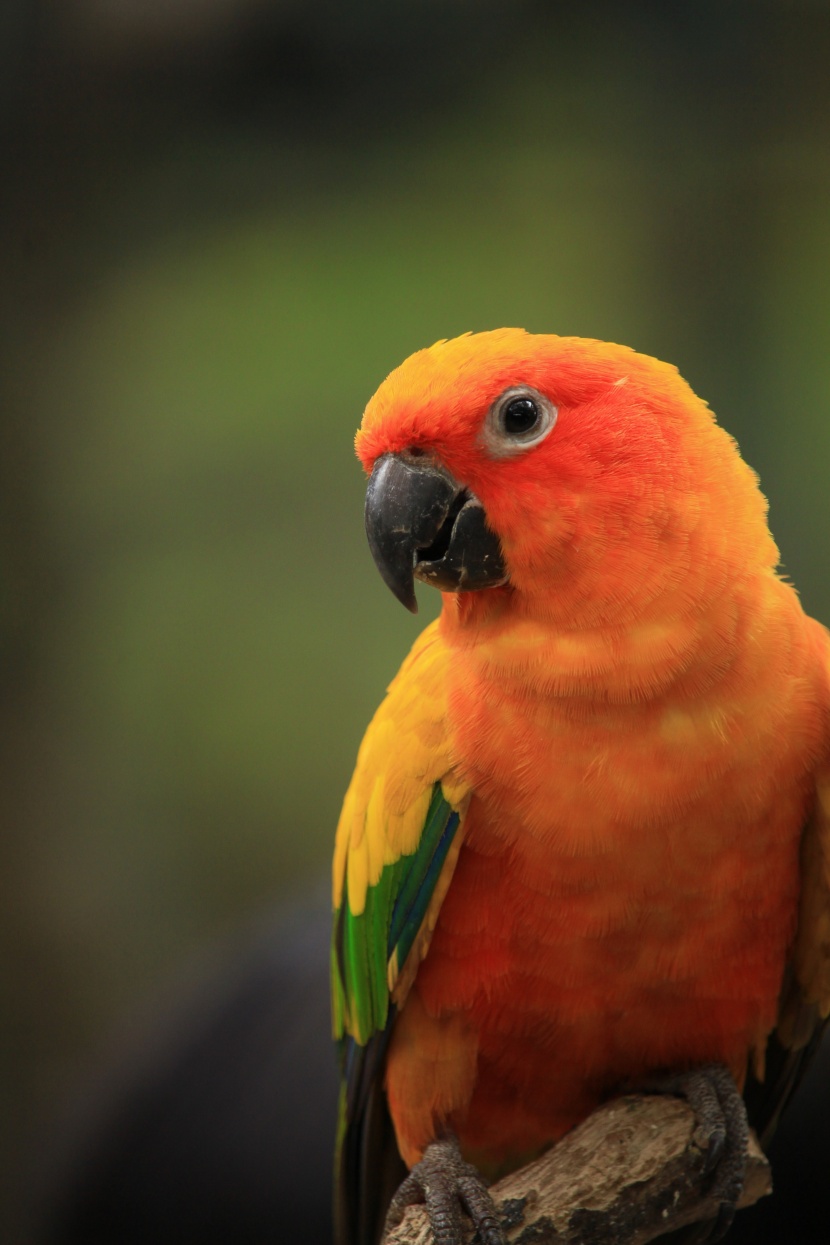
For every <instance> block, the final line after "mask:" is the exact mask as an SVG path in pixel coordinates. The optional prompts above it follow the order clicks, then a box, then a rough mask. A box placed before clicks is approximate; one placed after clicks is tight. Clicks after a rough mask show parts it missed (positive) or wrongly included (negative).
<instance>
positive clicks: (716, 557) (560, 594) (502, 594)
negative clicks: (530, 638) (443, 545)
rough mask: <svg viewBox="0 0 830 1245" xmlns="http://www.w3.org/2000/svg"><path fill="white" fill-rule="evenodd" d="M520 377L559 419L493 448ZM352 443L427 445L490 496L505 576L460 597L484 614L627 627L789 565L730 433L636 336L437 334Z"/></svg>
mask: <svg viewBox="0 0 830 1245" xmlns="http://www.w3.org/2000/svg"><path fill="white" fill-rule="evenodd" d="M522 387H524V388H527V387H529V388H530V389H532V390H534V391H536V392H537V393H539V394H541V395H542V396H543V397H544V398H545V399H547V400H548V402H549V403H550V404H551V407H552V408H553V410H554V414H555V422H554V423H553V426H552V427H551V429H550V431H549V433H548V434H547V435H545V436H544V437H542V438H541V439H540V440H538V441H537V442H535V443H533V444H531V445H529V446H528V447H527V448H521V447H520V448H519V450H518V451H517V452H511V453H500V452H494V449H493V445H492V442H491V440H488V433H487V427H488V413H491V412H492V410H493V408H494V404H495V403H496V402H497V400H498V399H499V397H500V395H502V394H504V393H505V391H506V390H510V389H513V388H522ZM490 418H491V419H492V414H491V415H490ZM356 448H357V453H358V456H359V458H360V460H361V462H362V463H363V465H364V467H365V468H366V470H367V471H371V470H372V468H373V465H374V464H375V462H376V460H377V459H378V458H379V457H380V456H381V455H384V454H389V453H402V452H403V453H405V452H407V451H415V452H416V453H417V452H426V453H428V454H429V455H430V456H431V457H433V458H435V459H437V460H438V461H439V462H440V463H441V464H442V465H443V466H444V467H445V468H446V469H447V470H448V471H449V472H450V473H452V476H454V477H455V478H456V479H457V480H458V481H459V482H461V483H463V485H464V486H466V487H467V488H468V489H469V490H471V491H472V492H473V493H474V494H475V495H476V496H477V497H478V499H479V500H480V501H481V503H482V505H483V507H484V511H485V514H486V520H487V524H488V526H489V527H490V528H491V529H492V530H493V531H494V532H495V533H496V534H497V535H498V537H499V540H500V542H501V547H502V550H503V553H504V559H505V562H506V566H507V570H508V575H509V582H508V584H507V585H506V587H504V588H492V589H489V590H488V591H486V592H481V593H464V594H463V595H464V597H465V598H469V599H468V600H466V601H465V602H464V603H463V607H462V608H464V609H466V610H473V611H478V613H479V614H485V613H486V612H487V610H488V609H492V608H493V607H494V606H495V605H496V603H497V602H498V608H499V610H501V609H503V608H504V605H505V604H506V603H507V602H509V603H510V606H511V608H514V609H516V608H518V609H523V610H526V611H528V612H534V613H539V612H542V613H544V614H546V615H547V616H549V617H551V618H553V619H555V620H556V621H557V622H559V623H561V624H563V625H567V626H570V627H572V626H582V625H586V624H601V623H615V622H623V621H625V620H626V619H627V618H630V617H631V616H632V615H633V614H635V613H636V614H640V615H642V614H643V613H644V612H645V611H647V610H648V607H649V603H650V602H651V601H653V600H655V599H656V598H658V597H659V598H664V597H665V594H666V592H667V591H673V592H676V593H683V592H686V594H687V596H688V595H694V594H697V593H699V592H702V591H705V592H715V591H717V590H718V587H719V585H720V586H722V585H723V584H724V583H725V582H726V581H727V580H728V579H729V578H732V577H735V576H738V577H740V576H741V574H742V572H743V571H744V570H748V571H750V572H751V573H756V572H757V570H758V569H759V568H760V567H768V568H772V567H774V566H775V564H776V563H777V560H778V551H777V549H776V547H775V544H774V542H773V540H772V537H771V536H770V534H769V530H768V528H767V523H766V503H765V500H764V498H763V496H762V494H761V493H760V490H759V489H758V484H757V479H756V477H755V475H754V473H753V472H752V471H751V469H750V468H749V467H747V465H746V464H745V463H744V462H743V460H742V459H741V457H740V454H739V452H738V449H737V446H736V444H735V442H734V441H733V439H732V438H731V437H730V436H729V435H728V434H727V433H726V432H725V431H724V430H723V429H722V428H720V427H719V426H718V424H717V423H716V421H715V418H714V416H713V415H712V413H711V411H710V410H709V408H708V407H707V405H706V403H705V402H703V401H702V400H701V399H700V398H698V397H697V396H696V395H695V394H694V393H693V392H692V390H691V389H690V387H689V386H688V385H687V384H686V382H685V381H684V380H683V379H682V377H681V376H680V375H679V373H678V372H677V369H676V368H674V367H673V366H671V365H670V364H667V363H662V362H660V361H659V360H657V359H653V358H650V357H648V356H646V355H641V354H638V353H636V352H635V351H633V350H631V349H629V348H628V347H625V346H619V345H614V344H612V343H608V342H600V341H594V340H590V339H584V338H576V337H558V336H555V335H553V334H530V333H526V332H525V331H524V330H522V329H508V328H505V329H495V330H493V331H491V332H485V333H475V334H466V335H464V336H462V337H457V338H454V339H452V340H450V341H439V342H436V343H435V345H434V346H431V347H429V348H428V349H425V350H420V351H418V352H417V353H416V354H413V355H411V356H410V358H408V359H406V360H405V361H404V362H403V363H402V364H401V365H400V366H399V367H398V368H396V369H395V370H394V371H393V372H392V373H391V374H390V375H389V376H388V377H387V378H386V380H385V381H384V382H383V384H382V385H381V386H380V388H379V389H378V391H377V392H376V393H375V395H374V397H373V398H372V399H371V401H370V402H369V404H368V406H367V407H366V411H365V414H364V418H363V423H362V426H361V428H360V430H359V432H358V434H357V438H356ZM690 577H691V582H690ZM473 598H474V600H473ZM453 607H454V608H459V603H458V602H454V603H453Z"/></svg>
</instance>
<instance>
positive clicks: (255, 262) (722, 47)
mask: <svg viewBox="0 0 830 1245" xmlns="http://www.w3.org/2000/svg"><path fill="white" fill-rule="evenodd" d="M0 69H2V75H0V76H2V84H1V85H0V161H2V164H1V165H0V341H1V342H2V358H3V366H2V375H0V437H2V455H1V456H0V460H1V461H0V639H1V640H2V653H0V722H1V723H2V755H0V780H1V784H2V785H1V786H0V789H1V790H2V800H3V813H4V815H3V835H2V848H1V849H0V853H1V855H2V868H0V892H1V894H0V930H2V949H1V950H0V990H1V991H2V996H1V998H2V1002H1V1003H0V1006H2V1014H3V1017H4V1020H3V1026H2V1038H0V1042H2V1069H0V1094H2V1100H1V1101H0V1144H2V1149H3V1161H2V1162H1V1163H0V1172H1V1173H2V1176H0V1183H2V1184H3V1185H4V1186H5V1187H4V1189H3V1191H2V1193H1V1194H0V1197H2V1202H0V1221H1V1222H3V1223H6V1224H7V1225H12V1227H11V1234H10V1235H9V1237H8V1239H9V1240H13V1239H15V1228H14V1226H13V1225H14V1224H15V1223H17V1222H18V1219H16V1218H15V1216H16V1214H17V1213H18V1212H17V1211H16V1209H15V1207H16V1198H17V1195H18V1192H19V1187H20V1180H21V1172H22V1171H23V1169H24V1168H25V1166H26V1165H27V1164H29V1163H30V1162H31V1155H32V1151H34V1152H35V1153H37V1152H38V1150H39V1148H40V1147H41V1145H42V1144H43V1141H42V1139H43V1137H44V1136H45V1135H48V1133H49V1131H50V1127H51V1126H50V1121H51V1120H52V1119H55V1118H58V1116H59V1115H60V1110H61V1104H62V1103H63V1102H64V1101H65V1099H66V1097H67V1095H68V1094H70V1093H71V1091H72V1087H73V1086H75V1085H77V1084H80V1083H83V1081H84V1080H85V1079H86V1080H88V1079H89V1078H90V1076H91V1075H93V1074H94V1070H95V1068H96V1066H97V1061H98V1060H99V1059H100V1052H101V1051H102V1050H103V1049H104V1048H105V1047H106V1045H107V1044H108V1042H111V1041H112V1038H111V1034H112V1032H113V1026H115V1025H116V1024H118V1023H120V1024H122V1025H124V1024H125V1023H126V1024H127V1028H129V1023H128V1022H125V1021H124V1018H125V1017H129V1016H131V1015H132V1014H133V1011H134V1009H135V1008H136V1006H137V1003H138V1001H140V1000H141V999H142V998H145V997H147V996H148V994H151V993H152V990H153V988H154V985H155V984H156V983H158V982H160V981H163V980H164V979H165V978H169V976H170V974H171V973H173V972H174V970H175V968H176V966H177V965H178V964H180V963H181V962H183V961H184V960H186V958H187V957H188V956H189V955H192V953H193V952H194V951H195V950H196V949H197V948H199V947H203V946H205V945H207V946H212V945H214V944H217V943H218V942H219V941H220V940H221V937H222V936H223V935H224V934H225V933H226V932H227V931H230V930H232V929H233V928H234V927H236V926H237V925H239V923H240V922H244V921H245V920H246V919H249V918H250V917H252V916H255V915H256V914H257V913H259V912H262V911H264V910H266V909H267V908H269V906H271V905H272V904H274V903H276V902H278V901H279V900H280V899H281V898H282V897H285V896H289V895H291V894H293V893H295V892H297V891H298V890H300V889H302V887H303V886H304V885H306V883H311V881H312V880H313V879H316V878H318V877H319V876H320V875H321V874H324V873H325V871H326V869H327V865H328V855H329V849H330V842H331V836H332V831H333V826H334V823H335V820H336V817H337V812H338V807H339V801H340V799H341V796H342V792H343V790H344V787H345V784H346V782H347V780H348V776H349V773H350V769H351V765H352V763H353V759H354V755H355V752H356V748H357V745H358V742H359V738H360V735H361V732H362V729H363V727H364V725H365V723H366V721H367V720H368V717H369V716H370V714H371V712H372V710H373V709H374V707H375V705H376V704H377V702H378V700H379V698H380V696H381V694H382V691H383V688H384V686H385V684H386V683H387V682H388V680H389V678H390V677H391V675H392V674H393V673H394V670H395V668H396V666H397V664H398V662H399V661H400V659H401V658H402V656H403V654H404V652H405V651H406V649H407V646H408V645H409V643H410V642H411V640H412V638H413V637H414V635H415V634H416V632H417V630H418V629H419V628H420V626H421V625H423V622H424V620H425V618H428V617H431V616H432V613H433V612H434V608H435V602H433V601H431V600H429V598H428V594H427V593H426V592H423V593H422V613H421V616H420V618H419V619H418V620H414V619H410V618H409V617H408V616H407V615H406V614H405V612H404V611H403V610H401V609H400V607H399V606H398V605H397V604H396V602H395V601H394V600H393V598H392V597H391V595H390V594H389V593H388V592H387V591H386V589H385V588H384V587H383V585H382V583H381V581H380V579H379V577H378V576H377V574H376V572H375V570H374V568H373V566H372V564H371V560H370V557H369V554H368V552H367V550H366V548H365V544H364V536H363V529H362V495H363V481H362V478H361V473H360V470H359V468H358V466H357V464H356V462H355V461H354V457H353V453H352V444H351V442H352V436H353V433H354V431H355V428H356V426H357V424H358V422H359V419H360V414H361V411H362V408H363V406H364V404H365V402H366V401H367V399H368V398H369V396H370V395H371V393H372V392H373V390H374V389H375V388H376V386H377V384H378V383H379V382H380V380H381V379H382V378H383V376H384V375H385V374H386V373H387V372H388V371H389V370H390V369H391V368H392V367H393V366H395V365H396V364H397V363H398V362H400V360H401V359H402V358H403V357H404V356H406V355H407V354H409V353H410V352H411V351H413V350H414V349H416V348H418V347H420V346H423V345H426V344H429V343H430V342H432V341H434V340H435V339H437V338H439V337H446V336H452V335H454V334H457V333H460V332H464V331H466V330H469V329H473V330H475V329H485V328H491V327H495V326H498V325H503V324H509V325H521V326H524V327H525V328H527V329H530V330H534V331H554V332H562V333H578V334H584V335H589V336H596V337H603V338H610V339H614V340H617V341H622V342H625V343H627V344H629V345H632V346H634V347H636V348H637V349H640V350H643V351H646V352H649V353H652V354H656V355H659V356H662V357H665V358H668V359H670V360H671V361H673V362H675V363H676V364H677V365H678V366H679V367H680V369H681V371H682V372H683V373H684V375H685V376H686V377H687V379H688V380H689V381H690V382H691V383H692V385H693V386H694V388H695V389H697V391H698V392H699V393H701V394H702V395H703V396H704V397H706V398H707V399H708V400H709V401H710V403H711V404H712V406H713V407H714V409H715V410H716V411H717V412H718V414H719V417H720V419H721V421H722V422H723V423H724V424H725V426H726V427H727V428H728V429H729V430H730V431H732V432H733V433H734V434H735V435H737V437H738V438H739V440H740V443H741V446H742V449H743V452H744V454H745V456H746V457H747V459H748V460H749V461H750V462H751V463H752V464H753V465H754V466H755V467H756V468H757V469H758V470H759V472H760V473H761V477H762V482H763V486H764V489H765V492H766V493H767V495H768V496H769V497H770V499H771V515H772V525H773V529H774V531H775V533H776V536H777V537H778V540H779V544H780V546H781V550H782V556H783V560H784V565H785V568H786V570H787V572H788V574H790V575H791V576H792V578H793V579H794V581H795V582H796V584H797V585H798V587H799V588H800V590H801V593H802V596H803V599H804V601H805V604H806V606H807V607H808V608H809V609H810V611H811V612H813V613H815V614H817V615H818V616H819V617H820V618H823V619H825V620H827V621H830V575H829V574H828V570H830V540H828V534H829V532H828V529H829V528H830V502H828V493H827V476H828V471H827V467H828V462H830V351H828V345H827V338H828V327H830V295H828V290H829V289H830V6H828V5H827V4H825V3H821V2H816V3H784V2H780V3H773V2H769V3H763V2H761V0H757V2H756V3H739V2H737V0H735V2H732V0H711V3H704V2H699V3H674V2H672V0H652V2H650V3H644V2H636V3H635V2H633V0H629V2H628V3H625V4H619V3H616V4H615V3H610V2H609V3H607V4H598V3H590V4H576V5H575V4H573V3H569V4H563V3H556V2H554V0H549V2H547V3H541V2H540V3H536V4H533V3H523V2H521V0H479V2H478V3H475V4H473V3H472V2H466V3H465V2H464V0H398V3H395V4H392V5H388V4H382V3H380V0H360V2H358V3H353V4H351V5H348V6H343V5H338V4H335V3H334V0H305V2H303V3H300V2H299V0H295V2H294V3H291V2H290V0H279V2H278V0H189V2H186V0H166V3H162V2H161V0H154V2H150V0H146V2H145V3H143V4H141V3H137V2H135V3H130V2H129V0H121V2H118V0H52V2H51V3H49V2H48V0H42V2H40V3H36V2H35V0H6V3H5V4H4V6H3V10H2V15H0Z"/></svg>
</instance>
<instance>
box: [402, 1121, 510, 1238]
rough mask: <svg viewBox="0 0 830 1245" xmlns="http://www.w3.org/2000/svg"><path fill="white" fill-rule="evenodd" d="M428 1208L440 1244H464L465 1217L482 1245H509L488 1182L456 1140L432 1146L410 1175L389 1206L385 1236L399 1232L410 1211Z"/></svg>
mask: <svg viewBox="0 0 830 1245" xmlns="http://www.w3.org/2000/svg"><path fill="white" fill-rule="evenodd" d="M420 1203H423V1204H425V1206H426V1211H427V1215H428V1217H429V1223H430V1227H431V1228H432V1234H433V1236H434V1237H435V1245H462V1242H463V1241H464V1239H465V1236H464V1231H463V1226H462V1212H466V1213H467V1215H469V1217H470V1219H471V1220H472V1222H473V1226H474V1227H475V1229H476V1230H477V1232H478V1235H479V1238H480V1240H481V1243H482V1245H504V1233H503V1232H502V1230H501V1226H500V1224H499V1216H498V1211H497V1210H496V1207H495V1204H494V1202H493V1199H492V1198H491V1197H490V1194H489V1193H488V1191H487V1185H486V1184H485V1182H484V1179H483V1177H482V1176H481V1175H480V1174H479V1172H478V1171H476V1169H475V1167H473V1165H472V1164H471V1163H467V1162H465V1161H464V1159H463V1158H462V1157H461V1151H460V1150H459V1148H458V1141H457V1140H456V1138H455V1137H453V1136H448V1137H444V1138H442V1139H441V1140H440V1141H433V1142H431V1144H430V1145H428V1146H427V1148H426V1150H425V1151H424V1157H423V1158H422V1159H421V1161H420V1162H419V1163H416V1164H415V1166H414V1167H413V1168H412V1170H411V1171H410V1173H409V1175H408V1176H407V1177H406V1179H405V1180H404V1181H403V1183H402V1184H401V1186H400V1188H399V1189H398V1191H397V1193H396V1194H395V1196H394V1197H393V1198H392V1201H391V1203H390V1205H389V1212H388V1214H387V1216H386V1225H385V1227H384V1230H383V1234H384V1237H385V1236H386V1234H387V1233H388V1232H390V1231H391V1230H392V1229H393V1228H396V1227H397V1226H398V1224H399V1223H400V1222H401V1220H402V1219H403V1217H404V1214H405V1213H406V1209H407V1207H408V1206H415V1205H418V1204H420Z"/></svg>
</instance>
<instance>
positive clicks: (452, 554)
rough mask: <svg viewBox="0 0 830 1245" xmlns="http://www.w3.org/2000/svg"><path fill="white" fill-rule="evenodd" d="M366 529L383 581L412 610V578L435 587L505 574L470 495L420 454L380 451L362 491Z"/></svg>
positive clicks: (485, 582) (461, 588)
mask: <svg viewBox="0 0 830 1245" xmlns="http://www.w3.org/2000/svg"><path fill="white" fill-rule="evenodd" d="M366 535H367V536H368V538H369V548H370V549H371V550H372V557H373V558H374V559H375V562H376V563H377V567H378V570H379V571H380V573H381V575H382V576H383V579H384V581H385V583H386V584H387V585H388V587H389V588H391V589H392V591H393V592H394V594H395V596H396V597H397V598H398V600H399V601H400V602H401V604H402V605H405V606H406V608H407V609H408V610H411V611H412V613H413V614H417V612H418V603H417V601H416V600H415V584H414V580H415V577H416V576H417V577H418V579H421V580H423V581H424V582H425V583H428V584H433V585H434V586H435V587H436V588H440V589H441V590H442V592H468V591H472V590H475V589H478V588H493V587H495V586H496V585H497V584H503V583H504V582H505V580H506V579H507V570H506V567H505V565H504V557H503V555H502V551H501V545H500V544H499V539H498V537H497V536H496V534H495V532H493V531H491V530H490V528H489V527H487V524H486V522H485V516H484V508H483V506H482V505H481V502H480V501H479V500H478V498H477V497H476V496H475V495H474V494H473V493H471V492H469V490H467V489H465V488H464V486H463V485H462V484H459V483H458V481H457V480H456V479H454V478H453V476H451V475H450V473H449V472H448V471H447V470H446V468H445V467H443V466H441V464H440V463H438V462H436V461H435V459H433V458H430V457H428V456H426V455H423V454H417V455H416V454H407V453H403V454H383V455H382V456H381V457H380V458H379V459H378V460H377V462H376V463H375V467H374V470H373V471H372V475H371V478H370V480H369V486H368V488H367V490H366Z"/></svg>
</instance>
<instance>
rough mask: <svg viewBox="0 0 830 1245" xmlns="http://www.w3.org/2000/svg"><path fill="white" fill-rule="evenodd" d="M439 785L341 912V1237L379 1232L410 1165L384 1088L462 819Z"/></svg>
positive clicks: (334, 959)
mask: <svg viewBox="0 0 830 1245" xmlns="http://www.w3.org/2000/svg"><path fill="white" fill-rule="evenodd" d="M460 820H461V819H460V815H459V813H458V812H456V811H455V810H454V809H453V808H452V807H451V805H450V804H449V802H448V801H447V799H446V798H445V795H444V792H443V790H442V788H441V784H440V783H435V785H434V787H433V790H432V797H431V800H430V804H429V809H428V811H427V815H426V818H425V821H424V827H423V832H422V834H421V836H420V839H419V842H418V846H417V848H416V850H415V851H414V852H413V853H412V854H411V855H405V856H402V857H401V858H400V859H399V860H397V861H395V862H394V863H392V864H387V865H385V866H384V867H383V870H382V872H381V875H380V878H379V879H378V881H377V883H376V884H375V885H374V886H370V887H369V889H368V891H367V893H366V901H365V905H364V908H363V911H362V912H360V913H359V914H357V915H355V914H354V913H353V912H352V911H351V909H350V907H349V895H348V883H346V885H345V886H344V891H343V897H342V901H341V904H340V907H339V908H338V909H337V910H336V911H335V915H334V933H333V938H332V953H331V982H332V1012H333V1019H334V1032H335V1037H337V1038H338V1039H339V1040H340V1051H341V1069H342V1076H343V1088H342V1092H341V1096H340V1112H339V1115H340V1118H339V1121H338V1132H337V1157H336V1164H335V1222H336V1240H337V1242H338V1245H372V1243H373V1242H374V1241H376V1240H377V1239H379V1234H380V1231H381V1230H382V1226H383V1216H384V1214H385V1210H386V1206H387V1205H388V1201H389V1197H390V1196H391V1194H392V1192H394V1189H395V1187H396V1185H397V1183H398V1182H399V1180H400V1179H401V1177H402V1175H403V1172H404V1171H405V1169H404V1167H403V1164H402V1162H401V1160H400V1158H399V1156H398V1154H397V1149H396V1146H395V1142H394V1133H393V1130H392V1124H391V1120H390V1118H389V1113H388V1109H387V1107H386V1097H385V1094H384V1093H383V1071H384V1065H385V1061H386V1051H387V1048H388V1044H389V1038H390V1036H391V1032H392V1026H393V1023H394V1019H395V1011H396V1009H395V1005H394V1003H393V1001H392V995H391V985H390V983H394V981H395V980H396V979H397V977H398V975H399V973H400V972H401V971H402V970H403V968H404V965H405V964H406V960H407V956H408V955H409V953H410V952H411V951H412V948H413V946H414V945H415V943H416V941H417V939H418V935H419V933H420V931H421V927H422V926H423V923H424V919H425V917H426V915H427V912H428V909H429V906H430V902H431V900H432V897H433V895H434V893H435V888H436V886H437V884H438V880H439V878H440V877H441V873H442V870H443V868H444V865H445V863H446V861H447V857H448V855H449V852H450V848H451V846H452V843H453V840H454V838H455V836H456V833H457V831H458V827H459V825H460Z"/></svg>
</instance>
